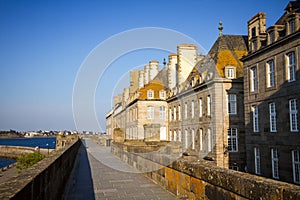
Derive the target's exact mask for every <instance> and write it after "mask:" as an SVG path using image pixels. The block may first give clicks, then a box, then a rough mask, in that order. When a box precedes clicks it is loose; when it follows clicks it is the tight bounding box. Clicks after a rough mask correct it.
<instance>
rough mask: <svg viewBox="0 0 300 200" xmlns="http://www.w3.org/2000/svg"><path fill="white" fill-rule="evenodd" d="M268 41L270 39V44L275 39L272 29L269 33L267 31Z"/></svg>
mask: <svg viewBox="0 0 300 200" xmlns="http://www.w3.org/2000/svg"><path fill="white" fill-rule="evenodd" d="M269 37H270V38H269V39H270V40H269V41H270V44H271V43H273V42H274V41H275V32H274V31H271V32H270V33H269Z"/></svg>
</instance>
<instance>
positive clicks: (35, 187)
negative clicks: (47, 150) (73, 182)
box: [0, 137, 81, 200]
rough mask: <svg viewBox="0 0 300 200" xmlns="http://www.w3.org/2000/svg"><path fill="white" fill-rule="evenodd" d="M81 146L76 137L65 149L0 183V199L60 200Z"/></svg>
mask: <svg viewBox="0 0 300 200" xmlns="http://www.w3.org/2000/svg"><path fill="white" fill-rule="evenodd" d="M80 145H81V140H79V139H78V137H77V139H76V140H73V141H72V142H71V143H70V144H69V145H68V146H65V148H61V149H59V150H57V151H55V152H53V153H51V154H50V156H49V157H47V158H45V159H43V160H41V161H40V162H38V163H37V164H35V165H33V166H32V167H30V168H27V169H24V170H22V171H21V172H20V173H19V174H16V175H15V176H14V177H12V178H11V179H9V180H8V181H6V182H5V183H0V199H31V200H35V199H49V200H52V199H53V200H56V199H60V198H61V196H62V194H63V191H64V187H65V184H66V182H67V180H68V178H69V175H70V172H71V170H72V168H73V164H74V161H75V158H76V156H77V152H78V149H79V147H80Z"/></svg>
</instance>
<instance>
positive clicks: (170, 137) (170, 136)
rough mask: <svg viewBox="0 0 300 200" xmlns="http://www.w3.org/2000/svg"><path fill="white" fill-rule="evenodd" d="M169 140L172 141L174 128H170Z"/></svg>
mask: <svg viewBox="0 0 300 200" xmlns="http://www.w3.org/2000/svg"><path fill="white" fill-rule="evenodd" d="M169 140H170V141H172V130H169Z"/></svg>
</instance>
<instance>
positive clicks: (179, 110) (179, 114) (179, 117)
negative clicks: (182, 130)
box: [178, 105, 181, 120]
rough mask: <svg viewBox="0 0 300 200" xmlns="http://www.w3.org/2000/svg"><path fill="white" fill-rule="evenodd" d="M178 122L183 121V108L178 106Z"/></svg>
mask: <svg viewBox="0 0 300 200" xmlns="http://www.w3.org/2000/svg"><path fill="white" fill-rule="evenodd" d="M178 120H181V107H180V105H178Z"/></svg>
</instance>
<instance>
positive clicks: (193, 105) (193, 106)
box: [191, 100, 195, 118]
mask: <svg viewBox="0 0 300 200" xmlns="http://www.w3.org/2000/svg"><path fill="white" fill-rule="evenodd" d="M191 109H192V110H191V112H192V118H194V117H195V102H194V100H193V101H192V104H191Z"/></svg>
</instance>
